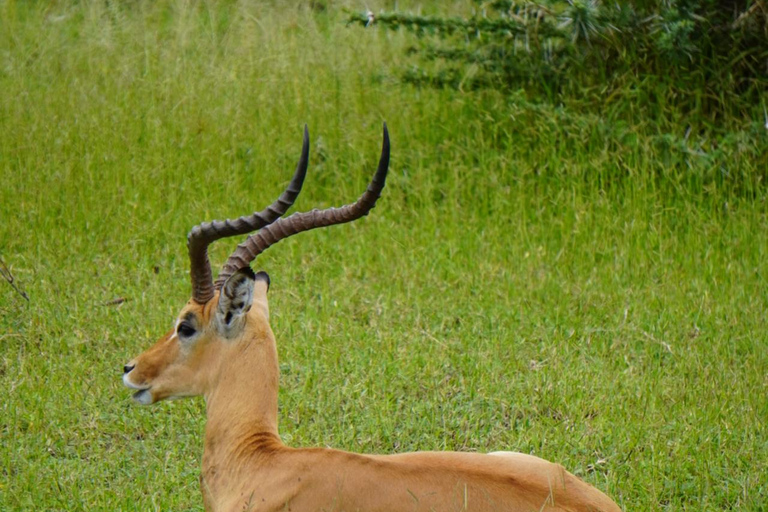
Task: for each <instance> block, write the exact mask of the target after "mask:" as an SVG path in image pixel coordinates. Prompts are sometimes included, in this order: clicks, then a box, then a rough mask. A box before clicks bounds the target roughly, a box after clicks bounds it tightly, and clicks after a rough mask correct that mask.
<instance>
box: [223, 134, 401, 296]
mask: <svg viewBox="0 0 768 512" xmlns="http://www.w3.org/2000/svg"><path fill="white" fill-rule="evenodd" d="M388 169H389V133H388V132H387V124H386V123H384V141H383V142H382V145H381V157H380V158H379V167H378V169H377V170H376V174H375V175H374V176H373V180H372V181H371V183H370V184H369V185H368V188H367V189H366V191H365V192H364V193H363V195H362V196H360V198H359V199H358V200H357V201H356V202H354V203H352V204H348V205H346V206H342V207H341V208H328V209H326V210H312V211H309V212H302V213H294V214H292V215H291V216H290V217H286V218H284V219H278V220H277V221H276V222H275V223H274V224H271V225H269V226H266V227H264V228H262V229H261V230H260V231H259V232H258V233H254V234H253V235H251V236H249V237H248V238H247V239H246V240H245V242H243V243H241V244H240V245H238V246H237V249H235V252H233V253H232V256H230V257H229V259H228V260H227V263H226V264H225V265H224V268H222V270H221V273H220V274H219V277H218V278H216V283H215V286H216V288H220V287H221V286H222V285H223V284H224V282H225V281H226V280H227V278H228V277H229V276H231V275H232V274H233V273H234V272H236V271H237V270H238V269H240V268H243V267H246V266H248V265H250V263H251V262H252V261H253V260H254V259H256V256H258V255H259V254H261V253H262V252H264V251H265V250H267V248H269V247H270V246H271V245H274V244H276V243H277V242H279V241H280V240H282V239H284V238H288V237H289V236H292V235H295V234H297V233H301V232H302V231H309V230H310V229H315V228H322V227H326V226H332V225H334V224H343V223H345V222H351V221H353V220H356V219H359V218H360V217H362V216H364V215H368V212H369V211H371V209H372V208H373V207H374V206H375V205H376V200H377V199H378V198H379V197H380V196H381V191H382V189H383V188H384V184H385V182H386V179H387V170H388Z"/></svg>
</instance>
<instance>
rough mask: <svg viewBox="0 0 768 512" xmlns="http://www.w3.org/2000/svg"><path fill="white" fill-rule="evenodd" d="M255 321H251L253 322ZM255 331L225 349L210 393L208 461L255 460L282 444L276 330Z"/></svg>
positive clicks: (206, 432)
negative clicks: (279, 427)
mask: <svg viewBox="0 0 768 512" xmlns="http://www.w3.org/2000/svg"><path fill="white" fill-rule="evenodd" d="M249 320H251V319H249ZM268 329H269V328H268V327H267V331H262V332H256V333H254V332H251V331H250V330H249V326H246V329H245V334H244V339H241V340H237V341H232V342H229V341H227V342H225V343H232V346H227V347H225V349H224V351H223V352H224V353H223V355H222V358H221V361H220V364H219V368H218V371H217V376H216V378H215V379H213V380H212V382H211V383H210V385H209V389H208V390H207V392H206V393H205V402H206V416H207V421H206V426H205V446H204V454H203V459H204V462H205V461H206V459H207V460H208V461H209V462H214V460H215V462H216V463H219V462H224V461H226V460H229V459H232V458H235V459H237V458H246V459H247V458H250V457H252V455H253V454H254V453H255V452H258V451H261V450H270V449H274V448H275V447H277V446H282V443H281V441H280V438H279V436H278V431H277V390H278V377H279V367H278V364H277V350H276V348H275V342H274V337H273V336H272V333H271V331H269V330H268Z"/></svg>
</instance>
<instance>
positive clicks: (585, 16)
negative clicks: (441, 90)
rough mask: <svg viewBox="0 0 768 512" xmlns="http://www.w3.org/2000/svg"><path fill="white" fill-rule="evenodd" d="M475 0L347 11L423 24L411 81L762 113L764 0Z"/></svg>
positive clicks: (664, 111)
mask: <svg viewBox="0 0 768 512" xmlns="http://www.w3.org/2000/svg"><path fill="white" fill-rule="evenodd" d="M474 4H475V9H474V15H473V16H471V17H467V18H459V17H439V16H437V17H431V16H419V15H413V14H408V13H402V12H395V13H379V14H375V15H374V14H373V13H370V12H369V13H364V14H351V15H350V17H349V20H348V21H349V22H350V23H358V24H362V25H365V26H371V25H373V24H377V25H381V26H383V27H385V28H388V29H393V30H398V29H401V28H402V29H405V30H408V31H410V32H412V33H414V34H415V35H416V36H418V41H419V43H418V44H416V45H415V46H414V47H412V49H411V50H410V51H411V53H413V54H415V55H417V56H418V59H419V61H420V64H419V65H415V66H413V67H412V68H410V69H406V70H403V72H402V79H403V80H404V81H405V82H408V83H412V84H417V85H431V86H437V87H454V88H461V89H464V90H471V89H478V88H494V89H501V90H511V89H523V90H524V91H525V93H526V94H527V95H528V97H529V98H530V99H535V100H537V101H538V100H544V101H548V102H552V103H561V102H569V103H571V104H573V103H574V102H575V103H576V104H579V105H584V104H586V105H588V106H589V107H590V109H591V108H593V107H595V106H598V107H600V108H611V105H615V104H621V105H625V104H626V102H627V101H629V102H632V103H634V104H636V105H637V104H640V105H643V106H644V107H647V108H645V111H644V112H643V114H644V115H647V116H650V117H651V118H653V119H651V120H656V121H659V120H663V119H672V120H674V121H676V122H679V121H684V122H685V123H686V124H694V123H704V124H706V125H709V126H710V127H717V126H722V123H723V122H724V121H726V122H728V123H731V122H734V121H736V122H739V121H740V120H746V121H747V122H754V121H755V120H756V119H758V118H759V119H762V114H763V109H764V103H762V102H763V101H764V100H763V99H762V98H761V94H763V91H765V90H766V86H767V85H768V16H767V15H768V5H767V4H766V2H765V0H756V1H755V2H751V1H750V0H746V1H745V0H736V1H728V0H669V1H664V2H662V1H658V0H652V1H648V2H643V1H635V2H623V3H601V2H599V1H598V0H568V1H563V0H548V1H544V2H541V3H536V2H525V1H512V0H495V1H491V2H482V1H479V0H475V1H474ZM683 117H684V118H685V119H681V118H683Z"/></svg>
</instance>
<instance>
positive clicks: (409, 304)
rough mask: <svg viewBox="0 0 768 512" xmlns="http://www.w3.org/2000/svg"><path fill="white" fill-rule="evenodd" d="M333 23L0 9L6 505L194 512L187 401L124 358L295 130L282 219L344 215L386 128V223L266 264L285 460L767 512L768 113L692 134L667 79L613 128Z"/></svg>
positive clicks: (427, 6)
mask: <svg viewBox="0 0 768 512" xmlns="http://www.w3.org/2000/svg"><path fill="white" fill-rule="evenodd" d="M398 4H399V7H400V8H401V9H402V10H403V12H407V11H409V10H410V11H411V12H415V9H416V7H417V6H416V4H415V3H409V2H407V1H400V2H398ZM421 5H422V6H423V11H422V15H429V16H431V15H438V14H439V15H441V16H449V17H455V18H459V17H461V18H464V19H468V18H469V17H470V16H471V10H472V8H473V5H472V4H468V3H464V2H456V3H451V4H450V5H447V6H446V5H445V3H443V2H433V3H432V2H423V3H422V4H421ZM343 7H347V8H359V4H358V3H352V2H350V3H349V4H344V3H343V2H338V3H331V2H309V3H308V2H247V1H242V2H234V1H233V2H203V1H198V2H195V1H189V2H188V1H158V2H150V1H143V0H139V1H136V2H128V3H124V2H106V1H99V0H94V1H89V2H70V3H67V2H59V3H53V4H48V3H46V4H37V3H34V2H13V1H5V2H0V26H2V27H3V29H2V30H0V90H2V91H3V92H2V94H0V182H1V183H2V187H0V219H1V220H2V222H0V259H2V263H3V264H0V271H2V274H0V275H1V276H2V277H3V279H2V280H0V384H1V385H2V388H3V390H4V398H3V400H2V402H1V403H0V446H2V448H1V449H0V475H2V476H1V477H0V510H8V511H15V510H88V511H91V510H179V511H184V510H201V509H202V503H201V498H200V494H199V490H198V488H197V486H198V480H197V478H198V471H199V458H200V453H201V449H202V432H203V425H204V403H203V401H202V400H199V399H195V400H186V401H178V402H173V403H164V404H160V405H156V406H153V407H149V408H142V407H139V406H137V405H135V404H134V403H132V402H131V401H130V398H129V397H130V392H129V391H128V390H127V389H124V388H123V386H122V384H121V382H120V376H121V371H122V365H123V364H124V363H125V362H127V361H128V360H129V359H130V358H131V357H133V356H134V355H136V354H138V353H139V352H140V351H141V350H143V349H144V348H146V347H147V346H148V345H149V344H150V343H151V341H152V340H153V339H154V338H156V337H159V336H160V335H161V334H162V333H163V332H165V331H166V330H167V329H168V328H169V327H170V324H171V322H172V320H173V318H174V315H175V314H176V312H177V311H178V309H179V308H180V307H181V306H182V305H183V304H184V303H185V301H186V300H187V299H188V297H189V294H190V289H189V280H188V275H187V270H188V260H187V257H186V247H185V235H186V233H187V231H188V229H189V228H190V227H191V226H193V225H194V224H196V223H198V222H200V221H201V220H204V219H212V218H224V217H233V216H236V215H240V214H241V213H243V211H244V210H243V209H244V208H245V209H246V210H248V209H255V208H259V207H261V206H262V205H265V204H267V203H268V202H270V201H271V200H272V199H274V197H276V195H277V194H279V192H280V191H281V190H282V188H283V187H284V186H285V184H286V183H287V181H288V180H289V179H290V175H291V172H292V170H293V167H294V165H295V161H296V159H297V158H298V154H299V150H300V144H301V130H302V126H303V124H304V123H307V124H308V125H309V129H310V133H311V135H312V152H311V157H310V171H309V174H308V177H307V182H306V184H305V190H304V192H303V193H302V195H301V196H300V197H299V199H298V201H297V204H296V209H298V210H307V209H311V208H313V207H325V206H329V205H333V204H339V203H340V202H349V201H351V200H353V199H354V198H356V197H357V195H358V194H359V192H360V191H361V190H362V188H363V187H364V186H365V184H366V182H367V180H368V179H369V177H370V173H371V172H372V170H373V167H374V165H375V162H376V158H377V156H378V154H379V144H380V137H381V132H380V130H381V123H382V121H383V120H386V121H387V124H388V126H389V129H390V133H391V135H392V144H393V159H392V166H391V167H392V171H391V177H390V180H389V181H388V184H387V188H386V189H385V193H384V197H383V198H382V200H381V202H380V204H379V206H377V208H376V209H375V210H374V212H373V213H372V214H371V215H370V216H368V217H367V218H366V219H364V220H362V221H359V222H357V223H355V224H351V225H346V226H342V227H335V228H329V229H327V230H320V231H317V232H309V233H306V234H302V235H300V236H297V237H295V238H293V239H291V240H289V241H285V242H284V243H281V244H280V245H278V246H276V247H274V248H272V249H270V250H269V251H268V252H267V253H265V254H264V255H263V256H261V257H260V258H259V260H258V261H257V262H256V263H255V267H256V268H257V269H264V270H266V271H268V272H269V273H270V276H271V277H272V288H271V291H270V295H271V307H272V326H273V328H274V330H275V333H276V336H277V340H278V347H279V350H280V358H281V370H282V381H281V402H280V404H281V405H280V407H281V419H280V421H281V423H280V425H281V434H282V436H283V438H284V440H285V441H286V442H287V443H289V444H291V445H295V446H333V447H337V448H342V449H347V450H352V451H367V452H382V453H386V452H393V451H407V450H417V449H418V450H432V449H435V450H443V449H449V450H477V451H490V450H499V449H505V450H517V451H522V452H526V453H533V454H536V455H539V456H542V457H545V458H547V459H549V460H554V461H558V462H560V463H562V464H563V465H564V466H566V467H568V468H569V469H571V470H572V471H574V472H575V473H576V474H578V475H580V476H581V477H582V478H584V479H585V480H587V481H589V482H590V483H592V484H594V485H596V486H597V487H599V488H601V489H602V490H604V491H605V492H606V493H608V494H609V495H611V496H612V497H614V499H616V501H617V502H618V503H619V504H620V505H621V506H622V507H623V508H624V509H626V510H643V511H661V510H665V511H668V510H673V511H679V510H691V511H693V510H695V511H720V510H729V509H733V510H750V511H765V510H766V503H768V442H767V441H766V440H767V439H768V427H766V422H765V418H766V417H768V400H767V399H766V396H767V393H766V388H767V387H768V380H767V377H766V372H765V369H766V368H768V343H766V341H768V340H767V339H766V330H765V312H766V310H768V286H767V283H766V277H767V276H768V264H767V263H766V262H767V261H768V254H767V252H768V250H767V248H768V219H767V218H766V186H765V169H766V168H768V167H767V164H768V162H767V161H766V160H767V156H766V155H767V154H768V152H767V151H766V144H767V137H768V131H766V128H765V125H764V124H765V120H764V119H763V117H762V115H763V114H762V107H761V106H760V105H757V104H755V105H753V108H752V109H750V110H748V111H740V112H739V115H738V116H737V115H736V114H735V113H734V111H733V110H729V109H723V110H721V113H719V114H718V116H720V117H718V118H717V119H719V121H718V124H717V125H715V124H710V125H707V124H706V123H703V122H702V123H697V124H692V125H690V129H689V124H688V123H686V122H684V121H685V119H684V117H683V116H682V114H681V112H682V111H681V110H679V111H678V110H675V109H677V107H676V106H674V105H672V104H670V103H668V102H667V100H668V99H669V98H670V97H672V96H671V93H670V92H669V89H668V88H667V84H665V83H660V82H658V81H656V82H655V84H656V86H657V88H656V89H654V82H649V83H648V84H647V88H646V89H644V90H643V91H644V92H643V93H642V95H640V96H639V97H635V96H633V95H632V94H633V93H632V83H631V82H630V81H627V82H626V88H624V86H622V85H621V84H620V83H617V84H615V86H614V89H613V91H614V92H615V93H616V94H617V95H616V96H614V97H612V98H609V100H610V101H607V102H606V104H607V107H606V108H605V109H601V108H598V107H596V106H594V105H593V106H590V105H589V104H588V103H589V102H586V101H585V102H584V103H583V104H580V103H579V102H578V101H577V100H576V99H575V98H576V97H577V96H578V94H577V93H578V88H577V87H576V85H573V84H571V85H568V87H572V88H573V89H572V90H573V91H574V92H573V94H572V95H570V96H567V97H566V96H562V101H555V102H551V101H549V100H546V98H537V97H535V96H531V95H529V94H528V93H527V92H526V91H525V90H523V91H519V90H517V89H514V88H506V89H501V88H496V89H482V90H477V91H474V92H473V91H471V90H466V89H465V90H463V89H461V88H458V89H454V88H432V87H414V86H411V85H402V84H401V83H400V81H399V80H398V79H397V77H398V76H400V74H401V71H402V70H403V69H405V68H407V67H408V66H409V65H411V63H412V61H411V58H412V57H409V56H408V55H407V52H406V50H407V49H408V48H410V47H412V46H413V45H414V37H413V35H412V34H409V33H407V32H405V31H387V30H381V29H378V28H376V27H375V25H374V27H372V28H369V29H367V30H363V29H361V28H359V27H347V26H346V23H345V22H346V20H347V18H348V14H345V12H344V11H343V10H342V8H343ZM380 7H388V8H391V6H390V5H381V6H379V5H374V6H371V9H372V10H373V11H374V12H376V13H378V12H381V10H380ZM670 80H672V79H670ZM569 83H570V82H569ZM590 87H592V86H590V85H585V88H586V91H587V92H589V91H592V92H591V93H592V94H595V92H594V91H593V90H592V89H590ZM617 91H618V92H617ZM654 91H656V92H654ZM675 105H676V104H675ZM668 110H669V111H671V110H675V112H677V113H674V114H673V115H661V114H663V113H664V112H667V111H668ZM702 112H704V111H702ZM654 113H660V115H653V114H654ZM704 117H705V116H704V115H703V114H702V117H701V119H703V118H704ZM712 119H715V118H712ZM712 123H714V121H712ZM234 243H235V241H231V242H227V243H218V244H216V245H215V246H214V247H213V248H212V253H211V255H212V259H213V261H214V262H223V261H224V258H225V257H226V255H227V254H228V253H229V252H230V250H231V249H232V248H233V244H234ZM10 280H13V285H11V283H9V282H8V281H10ZM21 292H24V293H25V294H26V295H27V296H28V299H29V300H27V299H26V298H25V297H24V296H23V295H22V293H21Z"/></svg>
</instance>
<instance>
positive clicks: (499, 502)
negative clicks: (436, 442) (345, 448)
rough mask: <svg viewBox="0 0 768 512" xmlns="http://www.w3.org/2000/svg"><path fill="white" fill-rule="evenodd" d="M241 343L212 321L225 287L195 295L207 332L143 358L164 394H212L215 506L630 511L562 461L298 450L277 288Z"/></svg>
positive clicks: (169, 342)
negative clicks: (287, 440)
mask: <svg viewBox="0 0 768 512" xmlns="http://www.w3.org/2000/svg"><path fill="white" fill-rule="evenodd" d="M254 286H255V290H254V305H253V307H252V308H251V310H250V311H249V312H248V313H247V315H246V318H245V324H244V327H243V329H242V331H241V332H240V334H239V336H237V337H236V339H223V338H222V337H221V336H220V335H219V334H218V333H217V332H215V330H214V328H213V327H212V326H213V324H214V322H212V318H213V315H214V314H215V311H216V304H217V302H218V294H217V295H216V296H214V298H213V299H212V300H210V301H209V302H208V303H206V304H205V305H200V304H197V303H195V302H194V301H190V302H189V303H188V304H187V305H186V306H185V307H184V309H183V310H182V311H181V314H180V315H179V318H185V316H186V315H188V314H189V313H191V314H193V315H194V319H195V324H196V325H197V326H199V327H200V331H201V332H200V338H199V339H197V340H196V341H195V343H194V344H192V345H191V346H187V347H184V346H182V344H181V343H180V342H179V339H178V337H177V336H175V335H174V333H173V332H171V333H169V334H166V335H165V336H164V337H163V338H161V339H160V340H159V341H158V342H157V343H156V344H155V345H154V346H153V347H151V348H150V349H148V350H147V351H146V352H144V353H143V354H141V355H140V356H139V357H137V358H136V359H135V360H134V361H132V362H131V364H134V365H135V368H134V369H133V370H132V371H130V383H131V384H130V385H132V387H134V386H151V387H150V388H149V392H151V394H152V401H158V400H162V399H164V398H169V397H175V396H190V395H197V394H201V395H203V396H204V397H205V400H206V409H207V420H208V421H207V424H206V430H205V447H204V453H203V464H202V474H201V477H200V484H201V488H202V492H203V499H204V503H205V509H206V510H207V511H217V512H218V511H226V512H236V511H238V512H239V511H247V510H253V511H257V510H258V511H283V510H287V511H292V512H314V511H339V512H341V511H345V512H358V511H359V512H377V511H381V512H407V511H414V512H416V511H424V512H431V511H445V512H454V511H455V512H460V511H474V512H495V511H506V512H528V511H532V512H535V511H544V510H546V511H573V512H576V511H579V512H588V511H589V512H591V511H595V512H597V511H600V512H619V511H620V509H619V507H618V506H617V505H616V504H615V503H614V502H613V501H611V500H610V499H609V498H608V497H607V496H605V495H604V494H603V493H602V492H600V491H598V490H597V489H595V488H594V487H592V486H590V485H588V484H586V483H584V482H582V481H581V480H579V479H578V478H576V477H575V476H573V475H572V474H570V473H568V472H567V471H566V470H565V469H563V468H562V467H561V466H560V465H558V464H552V463H550V462H547V461H545V460H543V459H539V458H538V457H534V456H531V455H525V454H520V453H509V452H501V453H496V454H486V455H483V454H475V453H454V452H418V453H406V454H399V455H359V454H353V453H347V452H342V451H338V450H330V449H320V448H313V449H294V448H290V447H287V446H285V445H283V443H282V442H281V441H280V438H279V436H278V432H277V392H278V375H279V369H278V364H277V350H276V346H275V339H274V335H273V333H272V330H271V329H270V327H269V308H268V305H267V297H266V290H267V284H266V283H265V282H263V281H256V282H255V284H254Z"/></svg>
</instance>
